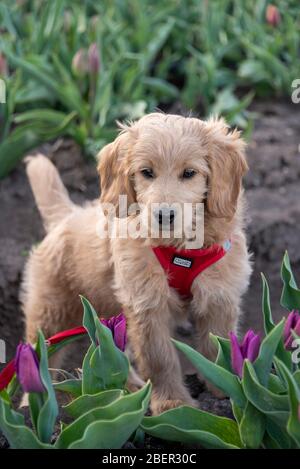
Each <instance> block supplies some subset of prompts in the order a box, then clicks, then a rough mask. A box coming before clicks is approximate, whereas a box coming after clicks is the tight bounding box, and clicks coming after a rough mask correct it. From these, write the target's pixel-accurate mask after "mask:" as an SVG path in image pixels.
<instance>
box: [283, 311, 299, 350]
mask: <svg viewBox="0 0 300 469" xmlns="http://www.w3.org/2000/svg"><path fill="white" fill-rule="evenodd" d="M292 331H294V332H295V333H296V334H297V335H298V336H300V314H299V312H298V311H292V312H291V313H290V314H289V315H288V317H287V319H286V321H285V325H284V330H283V340H284V347H285V348H286V350H293V347H292V343H293V341H294V336H293V333H292Z"/></svg>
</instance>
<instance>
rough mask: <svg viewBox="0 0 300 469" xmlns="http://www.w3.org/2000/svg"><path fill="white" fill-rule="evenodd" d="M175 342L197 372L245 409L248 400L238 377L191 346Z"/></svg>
mask: <svg viewBox="0 0 300 469" xmlns="http://www.w3.org/2000/svg"><path fill="white" fill-rule="evenodd" d="M172 340H173V343H174V345H175V347H177V348H178V349H179V350H180V351H181V352H183V353H184V355H185V356H186V357H187V358H188V359H189V360H190V361H191V363H192V364H193V365H194V367H195V368H197V370H199V371H200V373H201V374H202V375H203V376H204V377H205V378H206V379H207V380H208V381H209V382H211V383H212V384H214V385H215V386H216V387H217V388H218V389H221V391H223V392H224V393H225V394H226V395H227V396H229V397H230V398H231V399H232V400H233V401H234V402H235V403H236V404H237V405H238V406H240V407H242V408H243V407H244V406H245V404H246V399H245V396H244V393H243V390H242V386H241V383H240V381H239V379H238V377H237V376H236V375H234V374H232V373H230V372H229V371H227V370H225V369H224V368H222V367H221V366H219V365H217V364H216V363H213V362H211V361H210V360H208V359H207V358H205V357H204V356H203V355H201V354H200V353H199V352H197V351H196V350H193V349H192V348H191V347H190V346H189V345H187V344H184V343H182V342H179V341H177V340H174V339H172Z"/></svg>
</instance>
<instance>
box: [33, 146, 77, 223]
mask: <svg viewBox="0 0 300 469" xmlns="http://www.w3.org/2000/svg"><path fill="white" fill-rule="evenodd" d="M25 162H26V163H27V165H26V172H27V176H28V179H29V182H30V185H31V189H32V192H33V195H34V198H35V201H36V204H37V206H38V209H39V211H40V214H41V216H42V219H43V223H44V226H45V229H46V231H47V232H49V231H51V229H52V228H54V227H55V226H56V225H57V224H58V223H59V222H60V221H61V220H62V219H63V218H65V217H66V216H67V215H69V214H70V213H71V212H72V211H73V210H74V208H75V207H76V205H75V204H73V202H72V201H71V199H70V197H69V194H68V192H67V190H66V188H65V186H64V185H63V182H62V180H61V178H60V176H59V174H58V171H57V169H56V168H55V166H54V165H53V164H52V163H51V161H50V160H49V159H48V158H46V156H44V155H41V154H38V155H36V156H28V157H27V158H26V160H25Z"/></svg>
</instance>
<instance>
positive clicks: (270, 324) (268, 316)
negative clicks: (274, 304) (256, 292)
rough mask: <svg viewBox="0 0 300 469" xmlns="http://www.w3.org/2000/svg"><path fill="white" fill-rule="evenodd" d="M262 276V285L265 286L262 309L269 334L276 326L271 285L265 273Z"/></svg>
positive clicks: (266, 330)
mask: <svg viewBox="0 0 300 469" xmlns="http://www.w3.org/2000/svg"><path fill="white" fill-rule="evenodd" d="M261 278H262V287H263V294H262V311H263V318H264V328H265V333H266V335H267V334H269V332H271V330H272V329H273V328H274V326H275V324H274V321H273V317H272V311H271V302H270V289H269V285H268V282H267V279H266V277H265V276H264V274H261Z"/></svg>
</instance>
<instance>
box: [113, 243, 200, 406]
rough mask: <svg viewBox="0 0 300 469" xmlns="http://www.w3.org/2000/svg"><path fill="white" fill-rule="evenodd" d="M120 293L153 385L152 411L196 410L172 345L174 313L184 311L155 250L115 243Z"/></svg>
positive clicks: (137, 355) (136, 350)
mask: <svg viewBox="0 0 300 469" xmlns="http://www.w3.org/2000/svg"><path fill="white" fill-rule="evenodd" d="M112 246H113V250H112V252H113V259H114V267H115V291H116V295H117V297H118V300H119V302H120V304H122V305H123V309H124V313H125V315H126V318H127V324H128V336H129V344H130V348H131V349H132V351H133V355H134V359H135V361H136V365H137V367H138V370H139V372H140V374H141V376H142V378H143V379H145V380H146V379H150V380H151V382H152V385H153V393H152V402H151V408H152V411H153V413H155V414H158V413H160V412H162V411H164V410H167V409H170V408H173V407H178V406H179V405H182V404H193V401H192V398H191V397H190V395H189V392H188V390H187V389H186V388H185V386H184V383H183V379H182V372H181V367H180V362H179V358H178V355H177V352H176V350H175V347H174V345H173V344H172V341H171V336H172V332H171V314H170V313H171V311H172V313H173V312H174V308H179V304H177V303H178V299H177V297H176V296H172V292H171V291H170V288H169V285H168V282H167V278H166V276H165V273H164V271H163V270H162V268H161V266H160V264H159V263H158V262H157V259H156V257H155V255H154V253H153V252H152V250H151V249H149V248H147V247H144V246H141V245H140V244H139V242H138V241H132V240H130V239H128V240H120V239H117V240H115V241H114V242H113V243H112Z"/></svg>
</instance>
